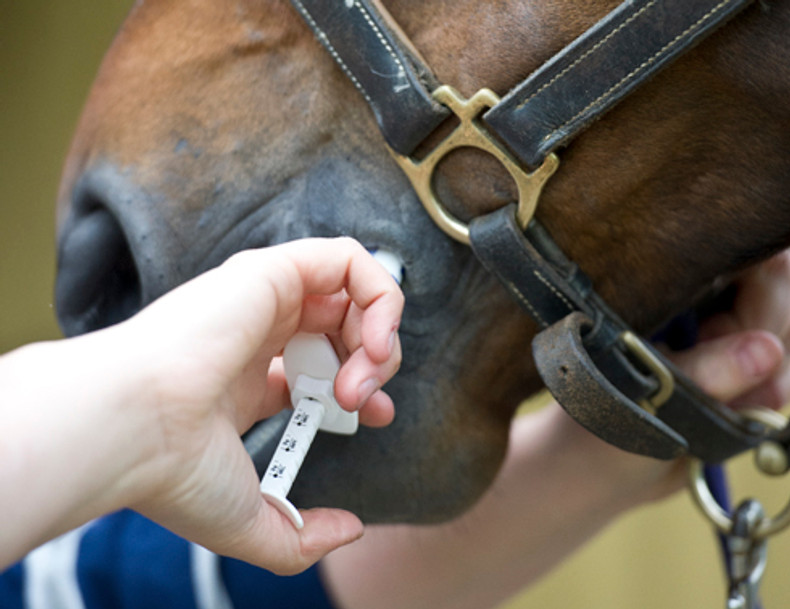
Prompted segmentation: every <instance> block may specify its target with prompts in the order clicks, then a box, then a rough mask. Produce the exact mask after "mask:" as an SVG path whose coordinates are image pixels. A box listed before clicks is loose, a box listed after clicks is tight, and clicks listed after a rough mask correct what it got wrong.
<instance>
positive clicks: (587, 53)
mask: <svg viewBox="0 0 790 609" xmlns="http://www.w3.org/2000/svg"><path fill="white" fill-rule="evenodd" d="M657 1H658V0H650V2H648V3H647V4H645V5H644V6H643V7H642V8H641V9H639V10H638V11H637V12H635V13H634V14H633V15H631V16H630V17H629V18H628V19H626V20H625V21H623V22H622V23H621V24H620V25H618V26H617V27H616V28H615V29H613V30H612V31H611V32H609V33H608V34H607V35H606V36H604V37H603V38H601V40H599V41H598V42H596V43H595V44H594V45H593V46H592V47H591V48H589V49H588V50H587V51H585V52H584V53H582V54H581V55H580V56H579V57H577V58H576V61H574V62H573V63H572V64H570V65H569V66H566V67H565V68H564V69H563V70H562V71H561V72H559V73H558V74H556V75H555V76H554V78H552V79H551V80H549V81H548V82H546V83H543V85H541V86H540V88H539V89H538V90H537V91H535V92H534V93H533V94H532V95H530V96H529V97H528V98H527V99H525V100H524V101H523V102H521V103H520V104H519V105H518V106H516V109H517V110H520V109H521V108H523V107H524V106H526V105H527V104H528V103H529V102H530V101H532V99H534V98H535V97H536V96H538V95H539V94H540V93H542V92H543V91H545V90H546V89H548V88H549V87H550V86H552V85H553V84H554V83H556V82H557V81H558V80H560V79H561V78H562V77H563V76H565V75H566V74H567V73H568V72H570V71H571V70H572V69H573V68H575V67H576V66H578V65H579V64H580V63H581V62H582V61H584V60H585V59H587V57H589V56H590V55H591V54H592V53H594V52H595V51H597V50H598V49H600V48H601V47H602V46H604V45H605V44H606V43H608V42H609V41H610V40H611V39H612V38H614V37H615V36H616V35H617V34H619V33H620V32H621V31H622V30H623V28H625V27H626V26H628V24H629V23H631V22H632V21H633V20H634V19H637V18H639V16H640V15H642V14H643V13H644V12H645V11H647V10H649V9H650V8H651V7H652V6H653V5H654V4H655V3H656V2H657Z"/></svg>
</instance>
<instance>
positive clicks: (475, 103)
mask: <svg viewBox="0 0 790 609" xmlns="http://www.w3.org/2000/svg"><path fill="white" fill-rule="evenodd" d="M433 98H434V99H435V100H436V101H437V102H439V103H440V104H444V105H445V106H447V107H448V108H449V109H450V110H452V111H453V112H454V113H455V115H456V116H457V117H458V118H459V120H460V121H461V122H460V124H459V125H458V126H457V127H456V128H455V129H454V130H453V131H452V133H450V134H449V135H448V136H447V137H445V138H444V139H443V140H442V141H441V142H439V144H438V145H437V146H436V147H435V148H434V149H433V150H431V151H430V152H429V153H428V154H427V155H426V156H425V157H424V158H423V159H422V160H416V159H414V158H412V157H411V156H403V155H400V154H397V153H396V152H394V151H392V150H390V153H391V154H392V156H393V157H394V158H395V160H396V161H397V162H398V165H400V167H401V169H403V171H404V173H405V174H406V175H407V176H408V178H409V180H410V181H411V184H412V186H413V188H414V191H415V192H416V193H417V196H418V197H419V198H420V201H422V204H423V206H424V207H425V209H426V211H427V212H428V214H429V215H430V216H431V218H432V219H433V221H434V222H436V224H437V225H438V226H439V228H441V229H442V230H443V231H444V232H445V233H447V234H448V235H449V236H450V237H452V238H453V239H456V240H457V241H460V242H461V243H464V244H466V245H469V227H468V226H467V225H466V224H464V223H463V222H461V221H460V220H459V219H458V218H456V217H455V216H453V215H452V214H451V213H450V212H448V211H447V208H446V207H445V205H444V204H443V203H442V202H441V201H440V200H439V198H438V197H437V196H436V192H435V191H434V189H433V173H434V170H435V169H436V166H437V165H438V164H439V161H441V160H442V159H443V158H444V157H445V156H446V155H447V154H449V153H450V152H452V151H453V150H455V149H456V148H462V147H471V148H478V149H480V150H483V151H484V152H487V153H489V154H490V155H492V156H493V157H494V158H496V159H497V160H498V161H499V162H500V163H502V165H504V167H505V169H507V171H508V173H509V174H510V176H511V177H512V178H513V180H514V181H515V183H516V188H517V189H518V211H517V214H516V216H517V219H518V223H519V226H521V228H522V230H523V229H525V228H526V227H527V224H528V223H529V221H530V220H531V219H532V216H533V214H534V213H535V208H536V207H537V205H538V198H539V197H540V193H541V191H542V190H543V185H544V184H545V183H546V180H548V179H549V178H550V177H551V176H552V174H553V173H554V172H555V171H556V170H557V167H559V159H558V158H557V156H556V155H555V154H553V153H552V154H549V155H548V156H547V157H546V159H545V160H544V161H543V164H542V165H541V166H540V167H538V168H537V169H536V170H535V171H533V172H532V173H528V172H526V171H525V170H524V169H523V168H522V167H521V165H520V164H519V162H518V161H517V160H516V159H515V158H514V157H513V156H512V155H511V154H510V153H509V152H508V151H507V150H506V149H505V148H504V147H503V146H502V145H501V144H500V143H499V142H498V141H497V140H496V139H494V137H493V136H492V135H491V134H490V133H489V132H488V131H487V130H486V128H485V127H484V126H483V125H482V124H481V123H480V121H479V120H477V119H478V117H479V116H480V114H482V113H483V112H484V111H485V110H487V109H489V108H493V107H494V106H495V105H497V104H498V103H499V97H498V96H497V94H496V93H494V92H493V91H491V90H490V89H480V90H479V91H478V92H477V93H475V94H474V95H473V96H472V97H470V98H469V99H468V100H466V99H464V98H463V97H462V96H461V95H460V94H459V93H458V92H457V91H456V90H455V89H453V88H452V87H450V86H447V85H443V86H441V87H439V88H437V89H436V90H435V91H434V92H433Z"/></svg>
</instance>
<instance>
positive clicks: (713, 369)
mask: <svg viewBox="0 0 790 609" xmlns="http://www.w3.org/2000/svg"><path fill="white" fill-rule="evenodd" d="M672 359H673V361H674V362H675V363H676V364H677V365H678V366H679V367H680V368H681V369H682V370H683V371H684V372H685V373H686V374H687V375H688V376H689V377H691V378H692V379H693V380H694V381H696V382H697V383H698V384H699V385H700V386H701V387H702V389H703V390H705V391H706V392H707V393H709V394H711V395H712V396H714V397H716V398H717V399H719V400H722V401H724V402H732V401H733V400H735V399H737V398H739V397H741V396H744V395H745V394H747V393H748V392H750V391H753V390H757V389H758V388H760V387H761V385H762V384H763V383H765V382H766V381H767V380H769V379H771V377H772V375H773V374H774V373H776V372H777V370H778V369H779V368H780V366H781V365H782V362H783V359H784V347H783V346H782V344H781V342H780V341H779V339H778V338H777V337H776V336H774V335H773V334H771V333H770V332H765V331H761V330H752V331H748V332H739V333H735V334H729V335H726V336H722V337H720V338H716V339H712V340H708V341H705V342H702V343H699V344H698V345H697V346H696V347H694V348H692V349H689V350H687V351H684V352H681V353H677V354H675V355H673V356H672ZM774 401H775V399H774ZM763 405H768V404H763Z"/></svg>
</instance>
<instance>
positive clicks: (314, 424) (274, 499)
mask: <svg viewBox="0 0 790 609" xmlns="http://www.w3.org/2000/svg"><path fill="white" fill-rule="evenodd" d="M371 254H373V257H374V258H375V259H376V260H378V262H379V263H380V264H381V265H382V266H383V267H384V268H385V269H387V271H389V273H390V275H392V277H393V278H394V279H395V281H397V282H398V283H399V284H400V283H401V280H402V278H403V262H402V261H401V259H400V258H399V257H398V256H397V255H395V254H393V253H392V252H388V251H386V250H372V251H371ZM283 368H284V370H285V379H286V381H287V382H288V389H289V390H290V391H291V404H292V405H293V407H294V412H293V414H292V415H291V418H290V420H289V421H288V425H287V426H286V428H285V431H284V432H283V435H282V438H280V442H279V444H278V445H277V448H276V450H275V452H274V455H273V456H272V459H271V461H270V462H269V466H268V467H267V468H266V471H265V472H264V474H263V479H262V480H261V493H262V494H263V496H264V497H265V498H266V499H267V500H269V501H270V502H271V503H273V504H274V505H275V506H277V508H278V509H279V510H280V511H281V512H282V513H283V514H285V515H286V516H287V517H288V518H289V519H290V521H291V522H292V523H293V525H294V526H295V527H296V528H297V529H301V528H302V527H304V520H303V519H302V515H301V514H300V513H299V510H297V509H296V507H295V506H294V505H293V503H291V502H290V501H289V500H288V498H287V497H288V493H289V491H290V490H291V486H293V482H294V480H295V479H296V475H297V474H298V473H299V468H300V467H301V466H302V463H303V462H304V460H305V457H306V456H307V451H308V450H310V445H311V444H312V443H313V439H314V438H315V435H316V434H317V433H318V431H319V430H321V431H328V432H330V433H336V434H344V435H352V434H354V433H356V431H357V427H358V426H359V423H358V416H357V413H356V412H347V411H345V410H343V409H342V408H341V407H340V405H339V404H338V403H337V401H336V400H335V392H334V385H335V376H336V375H337V372H338V370H340V360H339V359H338V357H337V354H336V353H335V349H334V347H332V343H330V342H329V339H328V338H327V337H326V336H324V335H323V334H306V333H299V334H297V335H296V336H294V337H293V338H292V339H291V340H290V341H289V342H288V344H287V345H286V346H285V350H284V351H283Z"/></svg>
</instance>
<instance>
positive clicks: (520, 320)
mask: <svg viewBox="0 0 790 609" xmlns="http://www.w3.org/2000/svg"><path fill="white" fill-rule="evenodd" d="M385 4H386V8H387V10H388V11H389V13H390V14H391V15H392V16H393V17H394V19H395V20H396V21H397V22H398V23H399V25H400V27H401V28H402V29H403V31H404V32H405V33H406V34H407V35H408V37H409V39H410V40H411V41H412V42H413V43H414V45H415V47H416V48H418V49H419V51H420V52H421V53H422V55H423V56H424V58H425V59H426V61H427V63H428V64H429V65H430V66H431V67H432V69H433V70H434V72H435V73H436V75H437V77H438V79H439V80H440V81H441V82H444V83H449V84H452V85H453V86H454V87H455V88H457V89H458V90H460V91H461V92H462V93H464V94H465V95H467V96H469V95H471V94H472V93H474V92H475V91H476V90H477V89H479V88H481V87H489V88H491V89H493V90H495V91H497V92H498V93H500V94H504V93H506V92H507V91H508V90H509V89H510V88H511V87H512V86H514V85H515V84H516V83H518V82H519V81H520V80H522V79H523V78H524V77H525V76H526V75H528V74H529V73H531V72H532V71H533V70H535V69H536V68H537V67H539V66H540V65H541V64H542V63H543V62H544V61H546V60H547V59H549V58H550V57H551V56H552V55H553V54H554V53H555V52H557V51H558V50H559V49H561V48H562V47H564V46H565V45H567V44H568V43H570V42H571V41H572V40H573V39H574V38H575V37H576V36H578V35H579V34H581V33H582V32H583V31H584V30H585V29H587V28H588V27H590V26H591V25H592V24H594V23H595V22H596V21H597V20H598V19H600V18H601V17H603V16H604V15H606V13H607V12H608V11H609V10H611V9H612V8H613V7H614V6H615V5H616V4H617V3H616V2H613V1H611V0H598V1H595V2H587V3H584V4H579V3H576V2H571V1H569V0H568V1H565V0H564V1H561V2H543V1H537V2H527V1H526V0H505V1H502V2H496V3H480V2H477V1H471V0H460V1H455V2H444V1H441V2H416V1H414V0H389V1H387V2H385ZM788 34H790V2H788V1H786V0H783V1H776V2H769V3H761V4H760V5H755V6H752V7H750V8H748V9H747V10H746V11H745V12H744V13H743V14H742V15H741V16H739V17H738V18H737V19H736V20H734V21H733V22H732V23H731V24H728V25H727V26H726V27H725V28H723V29H721V30H720V31H718V32H717V33H715V34H714V35H713V36H712V37H710V38H709V39H708V40H706V41H705V42H703V43H702V44H701V45H699V46H698V47H697V48H695V49H694V50H693V51H691V52H690V53H688V54H687V55H685V56H684V57H683V58H682V59H680V60H679V61H677V62H676V63H674V64H673V65H672V66H671V67H670V68H668V69H667V70H665V71H663V72H662V73H661V74H659V75H658V76H657V77H655V78H654V79H652V80H651V81H650V82H649V83H647V84H646V85H645V86H643V87H642V88H640V89H639V90H638V91H637V92H635V93H633V94H632V95H630V96H629V97H628V98H627V99H626V100H625V101H623V102H622V103H621V104H619V105H618V106H617V107H616V108H615V109H614V110H613V111H611V112H609V113H608V114H607V115H606V116H604V117H603V118H602V119H601V120H599V121H597V122H595V123H594V124H593V125H591V126H590V127H589V128H588V129H587V130H586V131H585V132H584V133H583V134H582V135H581V136H580V137H579V138H577V139H576V140H575V141H574V142H573V143H572V145H570V146H569V147H568V148H567V149H566V150H564V151H563V152H562V153H561V155H560V156H561V167H560V169H559V170H558V171H557V173H556V175H555V176H554V177H553V178H551V180H550V181H549V182H548V184H547V185H546V187H545V189H544V191H543V194H542V196H541V200H540V203H539V206H538V209H537V217H538V218H539V219H540V221H541V222H542V223H543V224H544V225H545V226H546V227H547V228H548V230H549V232H550V233H551V235H552V236H553V238H554V240H555V241H556V242H557V243H558V244H559V245H560V246H561V247H562V249H563V250H564V251H565V253H566V254H567V256H568V257H569V258H571V259H572V260H574V261H575V262H577V263H578V264H579V265H580V266H581V267H582V269H583V270H584V271H585V272H586V274H587V275H588V276H589V277H590V278H591V279H592V281H593V283H594V285H595V287H596V289H597V291H598V292H599V293H600V294H601V295H602V296H603V297H604V298H605V299H606V300H607V302H608V303H609V304H610V305H611V307H613V308H614V309H615V310H617V311H618V312H619V313H620V314H621V315H622V317H623V318H625V319H626V320H627V321H628V322H629V323H631V324H633V325H634V326H635V327H636V328H638V329H639V330H640V331H643V332H650V331H652V330H655V329H656V328H657V327H659V326H660V325H661V324H662V323H663V322H665V321H666V320H667V319H669V318H670V317H671V316H672V315H673V314H675V313H677V312H678V311H681V310H683V309H684V308H687V307H689V306H691V305H693V304H694V303H695V301H696V299H697V298H698V297H699V296H700V295H701V294H703V293H704V292H705V291H706V290H707V289H708V288H709V287H710V286H711V285H713V284H714V282H716V281H717V280H718V279H719V278H720V277H722V276H727V275H728V274H729V273H732V272H734V271H737V270H738V269H740V268H743V267H744V266H745V265H747V264H749V263H751V262H753V261H756V260H758V259H761V258H764V257H766V256H768V255H769V254H770V253H772V252H774V251H777V250H778V249H780V248H782V247H784V246H786V245H787V244H788V243H790V205H787V203H788V201H787V199H788V194H787V184H788V182H789V181H790V137H789V134H790V105H788V104H787V99H788V96H790V67H788V66H790V50H788V46H787V44H786V40H787V36H788ZM436 188H437V190H438V191H439V192H440V193H441V195H442V199H443V200H444V201H446V202H447V205H448V206H449V207H450V208H451V211H452V213H453V214H454V215H456V216H457V217H459V218H461V219H464V220H468V219H469V218H472V217H475V216H477V215H479V214H481V213H483V212H486V211H490V210H493V209H496V208H498V207H501V206H502V205H505V204H507V203H508V202H509V201H511V200H513V198H514V185H513V183H512V181H511V180H510V178H509V177H508V174H507V173H506V172H505V171H504V170H503V169H502V167H501V166H500V165H499V164H498V163H497V162H495V161H493V160H492V159H490V158H489V157H488V156H486V155H485V154H482V153H479V152H478V151H473V150H466V149H462V150H459V151H457V152H456V153H454V154H453V155H452V156H450V157H448V158H447V159H446V160H445V161H444V162H443V163H442V166H441V167H440V170H439V174H438V176H437V177H436ZM58 206H59V207H58V209H59V218H58V223H59V272H58V278H57V286H56V298H57V308H58V316H59V320H60V323H61V325H62V327H63V329H64V331H65V333H66V334H69V335H73V334H79V333H82V332H87V331H91V330H94V329H97V328H101V327H104V326H107V325H110V324H112V323H115V322H118V321H120V320H122V319H125V318H127V317H129V316H130V315H132V314H133V313H134V312H135V311H137V310H138V309H140V308H141V307H143V306H145V304H147V303H149V302H151V301H152V300H154V299H155V298H157V297H158V296H160V295H161V294H163V293H165V292H166V291H168V290H170V289H171V288H173V287H175V286H177V285H178V284H180V283H182V282H184V281H186V280H188V279H190V278H191V277H194V276H195V275H197V274H199V273H201V272H202V271H205V270H207V269H209V268H211V267H213V266H215V265H217V264H219V263H221V262H222V261H223V260H225V259H226V258H228V257H229V256H230V255H231V254H233V253H234V252H237V251H240V250H243V249H247V248H251V247H262V246H267V245H272V244H276V243H280V242H284V241H288V240H292V239H297V238H300V237H307V236H335V235H351V236H353V237H355V238H357V239H358V240H359V241H361V242H362V243H363V244H364V245H366V246H369V247H384V248H386V249H389V250H393V251H396V252H398V253H399V254H400V255H401V257H402V258H403V260H404V266H405V280H404V283H403V289H404V292H405V295H406V302H407V305H406V310H405V314H404V319H403V323H402V327H401V338H402V342H403V353H404V360H403V362H404V363H403V367H402V369H401V371H400V372H399V373H398V375H397V376H396V377H395V378H394V379H393V380H392V381H391V382H390V383H389V384H388V386H387V390H388V392H389V393H390V395H391V396H392V397H393V399H394V401H395V404H396V413H397V414H396V421H395V423H394V424H393V425H391V426H390V427H389V428H387V429H384V430H362V431H361V432H360V433H359V434H357V435H356V436H354V437H352V438H334V437H323V438H321V440H320V441H319V442H317V443H316V445H315V447H314V449H313V451H311V455H310V458H309V460H308V464H307V465H306V467H305V470H304V472H303V473H302V474H301V475H300V478H299V480H298V481H297V487H296V488H295V489H294V493H295V494H296V502H297V504H298V505H304V506H307V505H313V504H321V505H334V506H338V507H345V508H348V509H351V510H353V511H355V512H356V513H358V514H359V515H361V516H362V517H363V518H364V519H366V520H368V521H422V522H428V521H435V520H440V519H445V518H448V517H450V516H452V515H454V514H457V513H459V512H460V511H462V510H463V509H465V508H467V507H468V506H469V505H470V504H471V503H472V502H473V501H474V500H475V499H476V498H477V497H478V496H479V495H480V494H481V493H482V492H483V490H484V489H485V488H486V487H487V485H488V484H489V483H490V481H491V480H492V478H493V476H494V475H495V472H496V471H497V468H498V466H499V463H500V462H501V459H502V457H503V454H504V451H505V447H506V442H507V430H508V424H509V420H510V418H511V417H512V415H513V412H514V410H515V408H516V407H517V405H518V403H519V402H520V401H521V400H522V399H523V398H524V397H525V396H527V395H529V394H530V393H531V392H533V391H534V390H536V389H537V388H538V387H539V386H540V380H539V378H538V376H537V373H536V371H535V366H534V363H533V361H532V359H531V357H530V355H529V347H528V345H529V343H530V340H531V338H532V336H533V335H534V334H535V331H536V327H535V325H534V323H533V322H532V321H531V320H530V319H528V318H527V317H526V316H525V315H523V314H522V313H521V312H520V310H519V309H518V307H517V306H516V305H515V304H514V303H513V302H511V300H510V299H509V297H508V296H507V294H506V293H505V291H504V290H503V289H502V288H501V287H500V285H499V284H498V283H497V282H496V280H495V279H493V278H492V277H491V276H489V275H488V274H487V273H486V272H485V271H484V270H483V268H482V266H481V265H480V264H479V263H478V262H477V261H476V259H475V258H474V256H473V255H472V253H471V251H470V250H469V248H467V247H466V246H464V245H462V244H459V243H456V242H454V241H452V240H450V239H448V238H447V236H446V235H444V233H442V232H441V231H440V230H439V229H438V228H437V227H436V226H435V225H434V224H433V222H432V221H431V220H430V218H429V217H428V215H427V214H426V213H425V212H424V211H423V208H422V206H421V204H420V202H419V201H418V199H417V198H416V196H415V195H414V193H413V191H412V188H411V186H410V184H409V182H408V180H407V179H406V178H405V176H404V175H403V173H402V172H401V170H400V169H399V167H398V166H397V164H396V163H395V162H394V161H393V160H392V158H391V157H390V155H389V153H388V152H387V151H386V149H385V147H384V146H383V140H382V138H381V135H380V134H379V131H378V128H377V126H376V123H375V121H374V119H373V116H372V114H371V113H370V111H369V109H368V108H367V106H366V104H365V102H364V100H363V99H362V97H361V96H360V95H359V93H358V91H356V90H355V89H354V87H353V85H352V84H351V83H350V82H349V81H348V79H347V78H346V77H345V75H344V74H343V73H342V72H341V70H340V69H339V68H338V67H337V66H336V65H335V64H334V62H333V61H332V58H331V57H330V55H329V54H328V53H326V52H325V51H324V50H323V49H322V47H321V46H320V44H319V43H318V42H317V41H316V40H315V38H314V36H313V34H312V33H311V32H310V30H309V29H308V28H307V27H306V25H305V23H304V22H303V20H302V19H301V18H300V17H299V15H298V13H297V12H296V11H295V10H294V8H293V7H292V6H291V5H290V3H288V2H287V1H286V0H234V1H233V2H222V3H218V2H210V1H209V0H190V1H189V2H168V1H156V0H149V1H147V2H144V1H140V2H137V3H136V4H135V6H134V8H133V9H132V11H131V14H130V15H129V17H128V18H127V20H126V21H125V23H124V24H123V26H122V27H121V29H120V31H119V33H118V35H117V37H116V39H115V41H114V43H113V45H112V47H111V48H110V49H109V51H108V53H107V55H106V57H105V59H104V61H103V64H102V66H101V68H100V71H99V74H98V76H97V78H96V81H95V84H94V87H93V89H92V91H91V93H90V96H89V99H88V101H87V104H86V107H85V110H84V112H83V115H82V118H81V120H80V123H79V126H78V129H77V133H76V136H75V138H74V141H73V144H72V148H71V151H70V153H69V156H68V159H67V162H66V166H65V170H64V177H63V181H62V184H61V188H60V193H59V203H58ZM151 348H152V349H155V348H156V346H155V345H152V346H151Z"/></svg>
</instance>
